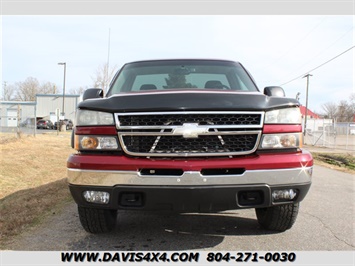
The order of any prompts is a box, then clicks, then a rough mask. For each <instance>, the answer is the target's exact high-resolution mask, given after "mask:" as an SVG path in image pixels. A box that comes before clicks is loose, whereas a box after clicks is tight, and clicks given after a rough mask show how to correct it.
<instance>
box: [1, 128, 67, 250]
mask: <svg viewBox="0 0 355 266" xmlns="http://www.w3.org/2000/svg"><path fill="white" fill-rule="evenodd" d="M0 147H1V169H0V248H1V246H2V244H3V243H2V242H3V241H5V240H8V239H9V238H10V237H13V236H15V235H17V234H19V233H21V232H22V231H23V230H24V229H26V228H27V226H28V225H31V224H34V223H36V222H37V221H38V219H39V217H42V216H43V215H46V214H48V213H52V212H54V211H55V210H56V209H57V208H58V206H60V205H61V204H63V202H66V201H68V200H70V194H69V190H68V188H67V185H66V180H65V178H66V160H67V158H68V156H69V154H71V153H72V152H73V150H72V149H71V147H70V132H66V133H64V132H63V133H61V134H60V135H56V134H55V133H48V134H41V135H37V136H36V137H33V136H22V137H21V138H20V139H17V138H16V137H15V136H11V135H10V136H4V134H2V135H1V138H0Z"/></svg>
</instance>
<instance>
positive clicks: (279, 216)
mask: <svg viewBox="0 0 355 266" xmlns="http://www.w3.org/2000/svg"><path fill="white" fill-rule="evenodd" d="M298 210H299V203H295V204H293V203H292V204H284V205H278V206H273V207H268V208H258V209H255V212H256V217H257V218H258V222H259V224H260V225H261V227H263V228H264V229H267V230H273V231H280V232H284V231H286V230H288V229H290V228H291V227H292V226H293V224H294V223H295V221H296V218H297V215H298Z"/></svg>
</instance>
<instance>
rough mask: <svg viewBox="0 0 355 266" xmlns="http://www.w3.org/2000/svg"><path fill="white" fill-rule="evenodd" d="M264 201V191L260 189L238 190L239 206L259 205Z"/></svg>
mask: <svg viewBox="0 0 355 266" xmlns="http://www.w3.org/2000/svg"><path fill="white" fill-rule="evenodd" d="M263 202H264V193H263V192H262V191H259V190H256V191H240V192H239V193H238V204H239V205H240V206H254V205H260V204H262V203H263Z"/></svg>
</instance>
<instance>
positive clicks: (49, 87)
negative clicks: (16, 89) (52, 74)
mask: <svg viewBox="0 0 355 266" xmlns="http://www.w3.org/2000/svg"><path fill="white" fill-rule="evenodd" d="M38 93H42V94H57V93H58V87H57V86H56V85H55V84H54V83H52V82H46V83H42V84H41V86H40V87H39V88H38Z"/></svg>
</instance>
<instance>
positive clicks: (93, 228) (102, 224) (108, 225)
mask: <svg viewBox="0 0 355 266" xmlns="http://www.w3.org/2000/svg"><path fill="white" fill-rule="evenodd" d="M78 212H79V219H80V223H81V225H82V226H83V227H84V229H85V231H87V232H89V233H93V234H98V233H106V232H110V231H112V229H114V228H115V226H116V220H117V211H116V210H106V209H94V208H86V207H81V206H78Z"/></svg>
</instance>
